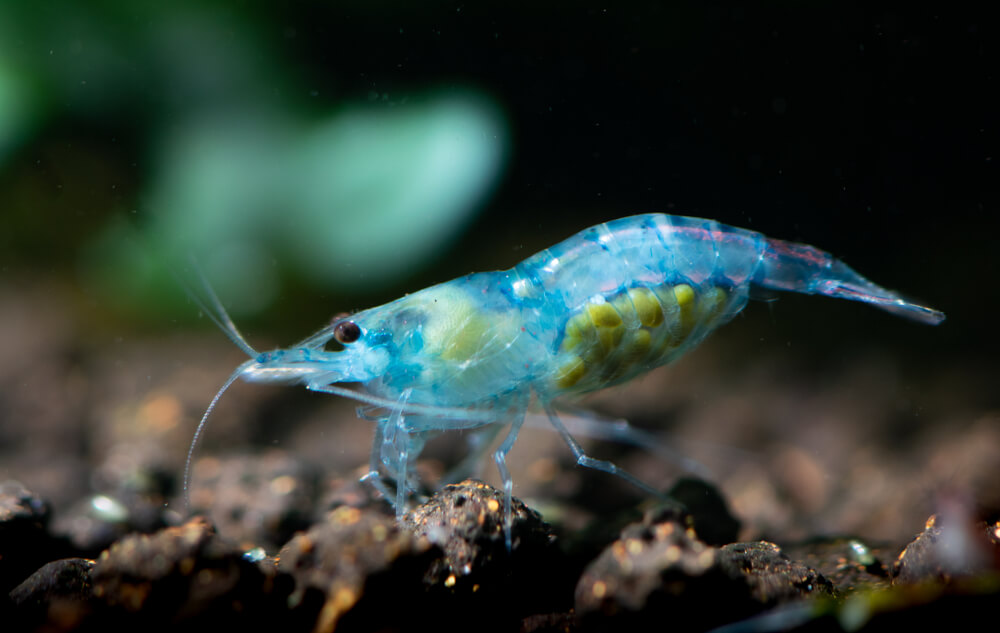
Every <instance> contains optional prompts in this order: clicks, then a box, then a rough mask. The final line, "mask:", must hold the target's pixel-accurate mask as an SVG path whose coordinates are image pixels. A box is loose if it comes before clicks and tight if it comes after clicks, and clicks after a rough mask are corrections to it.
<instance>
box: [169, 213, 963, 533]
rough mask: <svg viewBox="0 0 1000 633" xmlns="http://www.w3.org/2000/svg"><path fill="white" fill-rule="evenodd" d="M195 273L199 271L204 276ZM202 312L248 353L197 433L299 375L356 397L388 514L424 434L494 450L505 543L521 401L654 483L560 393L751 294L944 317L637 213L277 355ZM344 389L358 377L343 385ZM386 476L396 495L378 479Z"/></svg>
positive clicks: (707, 230) (722, 236)
mask: <svg viewBox="0 0 1000 633" xmlns="http://www.w3.org/2000/svg"><path fill="white" fill-rule="evenodd" d="M203 281H204V280H203ZM204 285H205V290H206V292H207V294H208V296H209V298H210V301H209V302H208V304H207V305H206V304H205V303H202V304H201V305H202V308H203V309H204V310H205V311H206V312H207V313H208V314H209V315H210V316H212V318H213V320H214V321H215V322H216V323H217V324H218V325H219V326H220V327H221V328H222V329H223V330H224V331H225V332H226V333H227V334H228V336H229V337H230V338H231V339H232V340H233V342H234V343H236V344H237V345H238V346H239V347H240V348H241V349H243V351H244V352H246V353H247V355H249V356H250V360H248V361H246V362H244V363H243V364H242V365H240V366H239V367H238V368H237V369H236V370H235V371H234V372H233V374H232V375H231V376H230V377H229V379H228V380H227V381H226V382H225V384H224V385H223V386H222V388H221V389H220V390H219V391H218V393H217V394H216V395H215V397H214V398H213V400H212V402H211V404H210V405H209V407H208V409H207V410H206V411H205V414H204V416H203V417H202V419H201V421H200V423H199V425H198V429H197V431H196V432H195V435H194V439H193V440H192V443H191V449H190V451H189V453H188V460H187V466H186V468H185V477H184V487H185V495H187V488H188V479H189V476H190V467H191V458H192V455H193V452H194V448H195V445H196V444H197V441H198V438H199V437H200V436H201V434H202V432H203V430H204V427H205V423H206V421H207V419H208V417H209V414H210V413H211V412H212V409H213V408H214V407H215V405H216V403H217V402H218V401H219V398H220V397H221V396H222V394H223V393H224V392H225V391H226V389H228V388H229V386H230V385H232V384H233V383H234V382H235V381H236V379H237V378H242V379H244V380H246V381H250V382H279V383H301V384H303V385H304V386H305V387H306V388H307V389H310V390H313V391H318V392H325V393H330V394H334V395H338V396H343V397H347V398H353V399H355V400H357V401H360V402H361V403H363V405H364V406H362V407H360V408H359V411H358V412H359V416H361V417H363V418H366V419H369V420H372V421H374V422H375V440H374V442H373V445H372V449H371V456H370V460H369V470H368V474H367V475H365V477H364V478H363V479H364V480H367V481H369V482H371V484H372V485H374V486H375V487H376V488H377V489H378V490H379V491H380V492H382V494H383V495H384V496H385V497H386V499H388V500H390V502H391V503H392V504H393V505H394V507H395V510H396V513H397V517H398V516H401V515H402V513H403V512H404V511H405V508H406V501H407V498H408V496H409V495H410V493H412V492H414V491H415V490H416V489H417V483H418V482H417V481H416V477H415V472H414V469H413V464H414V460H415V459H416V458H417V456H418V455H419V454H420V452H421V449H422V448H423V446H424V444H425V442H426V441H427V440H429V439H430V438H432V437H434V436H435V435H437V434H440V433H442V432H446V431H450V430H458V429H464V430H469V431H472V434H471V437H472V439H473V440H474V443H475V445H476V448H474V449H473V453H474V455H473V457H476V456H478V455H475V454H476V453H478V454H480V455H481V454H482V453H484V452H485V451H486V449H487V447H488V446H490V444H491V440H493V439H494V438H495V437H496V436H497V435H498V434H499V433H500V432H501V431H502V430H504V429H506V435H505V437H504V438H503V440H502V441H501V443H500V445H499V447H498V448H496V449H495V451H494V452H493V461H494V462H495V464H496V467H497V469H498V471H499V474H500V479H501V481H502V483H503V492H504V537H505V542H506V545H507V547H508V549H509V548H510V547H511V497H512V493H513V479H512V477H511V474H510V472H509V470H508V467H507V455H508V453H509V452H510V450H511V448H512V447H513V445H514V442H515V440H516V439H517V436H518V432H519V431H520V429H521V427H522V425H523V423H524V419H525V413H526V411H527V408H528V405H529V402H530V400H531V398H532V396H534V397H535V398H536V399H537V401H538V403H539V404H540V405H541V408H542V409H543V410H544V411H545V413H546V415H547V416H548V419H549V421H550V422H551V424H552V426H553V427H554V428H555V429H556V431H557V432H558V433H559V434H560V435H561V436H562V438H563V439H564V440H565V442H566V444H567V445H568V446H569V449H570V450H571V451H572V453H573V455H574V457H575V458H576V461H577V464H579V465H580V466H584V467H588V468H594V469H597V470H601V471H605V472H607V473H611V474H613V475H617V476H619V477H622V478H624V479H626V480H627V481H629V482H631V483H632V484H634V485H636V486H638V487H640V488H642V489H643V490H646V491H647V492H649V493H651V494H654V495H659V494H660V493H659V492H658V491H657V490H655V489H654V488H652V487H651V486H648V485H647V484H645V483H643V482H642V481H640V480H639V479H637V478H636V477H634V476H632V475H631V474H629V473H628V472H626V471H624V470H622V469H620V468H618V467H617V466H616V465H614V464H613V463H611V462H608V461H602V460H598V459H594V458H592V457H590V456H589V455H587V454H586V453H585V452H584V450H583V449H582V448H581V446H580V444H579V443H578V442H577V441H576V440H575V439H574V438H573V436H572V435H571V434H570V433H569V431H568V430H567V429H566V427H565V426H564V425H563V423H562V421H561V420H560V419H559V416H558V415H557V414H556V409H555V406H554V403H555V402H556V401H557V399H559V398H563V397H566V396H572V395H574V394H582V393H587V392H591V391H595V390H598V389H604V388H605V387H609V386H611V385H615V384H619V383H622V382H625V381H628V380H631V379H632V378H635V377H636V376H639V375H641V374H644V373H646V372H648V371H650V370H651V369H653V368H655V367H659V366H661V365H664V364H666V363H669V362H671V361H673V360H674V359H676V358H678V357H680V356H681V355H682V354H684V353H685V352H687V351H689V350H690V349H692V348H693V347H695V346H696V345H697V344H698V343H700V342H701V341H702V340H703V339H704V338H705V337H706V336H708V334H709V333H710V332H712V331H713V330H715V329H716V328H718V327H719V326H721V325H723V324H724V323H726V322H728V321H730V320H731V319H732V318H733V317H734V316H735V315H736V314H737V313H739V312H740V311H741V310H742V309H743V307H744V306H745V305H746V303H747V300H748V298H749V296H750V292H751V289H754V288H761V289H773V290H783V291H791V292H799V293H805V294H819V295H826V296H828V297H835V298H840V299H850V300H852V301H861V302H864V303H869V304H872V305H874V306H876V307H878V308H881V309H883V310H886V311H888V312H891V313H893V314H896V315H899V316H903V317H907V318H910V319H913V320H915V321H919V322H922V323H927V324H931V325H936V324H938V323H940V322H941V321H943V320H944V318H945V316H944V314H943V313H941V312H939V311H937V310H934V309H932V308H929V307H926V306H923V305H919V304H916V303H911V302H909V301H907V300H905V299H903V298H902V297H901V296H899V295H898V294H896V293H894V292H892V291H889V290H886V289H884V288H881V287H879V286H877V285H875V284H874V283H872V282H870V281H868V280H867V279H865V278H864V277H862V276H861V275H859V274H858V273H856V272H854V271H853V270H852V269H851V268H849V267H848V266H847V265H846V264H844V263H843V262H841V261H839V260H837V259H835V258H834V257H832V256H831V255H829V254H828V253H825V252H823V251H821V250H818V249H816V248H814V247H812V246H807V245H804V244H797V243H792V242H785V241H781V240H775V239H769V238H767V237H765V236H763V235H761V234H759V233H755V232H753V231H749V230H745V229H739V228H734V227H730V226H726V225H723V224H720V223H718V222H715V221H713V220H705V219H700V218H690V217H680V216H670V215H660V214H650V215H637V216H633V217H626V218H622V219H619V220H614V221H612V222H608V223H606V224H600V225H597V226H594V227H592V228H589V229H586V230H584V231H582V232H580V233H578V234H576V235H574V236H573V237H570V238H569V239H567V240H565V241H563V242H561V243H559V244H557V245H555V246H553V247H551V248H548V249H545V250H543V251H541V252H539V253H537V254H535V255H533V256H531V257H529V258H528V259H526V260H524V261H522V262H521V263H519V264H517V265H516V266H514V267H513V268H511V269H508V270H501V271H494V272H484V273H476V274H471V275H466V276H464V277H459V278H458V279H454V280H452V281H449V282H446V283H442V284H438V285H436V286H431V287H429V288H426V289H424V290H421V291H419V292H415V293H413V294H410V295H407V296H405V297H403V298H401V299H397V300H396V301H393V302H391V303H387V304H385V305H382V306H378V307H376V308H371V309H369V310H364V311H362V312H358V313H356V314H354V315H351V316H348V317H345V318H339V319H336V320H335V321H334V322H332V323H331V324H330V325H328V326H327V327H324V328H323V329H321V330H319V331H318V332H316V333H315V334H313V335H312V336H310V337H309V338H306V339H305V340H303V341H301V342H299V343H297V344H295V345H293V346H291V347H289V348H286V349H276V350H273V351H269V352H257V351H256V350H254V349H253V348H252V347H251V346H250V345H249V344H248V343H247V342H246V340H245V339H244V338H243V336H242V335H241V334H240V333H239V331H238V330H237V329H236V326H235V325H234V324H233V322H232V321H231V319H230V318H229V317H228V315H226V313H225V310H224V309H223V308H222V305H221V303H220V302H219V300H218V298H217V297H216V296H215V295H214V293H212V291H211V289H210V288H209V287H208V286H207V283H205V284H204ZM342 383H360V385H361V387H362V390H353V389H349V388H347V387H344V386H342ZM383 477H385V478H386V479H387V480H388V482H394V484H395V485H394V490H390V487H389V485H387V483H386V481H384V480H383Z"/></svg>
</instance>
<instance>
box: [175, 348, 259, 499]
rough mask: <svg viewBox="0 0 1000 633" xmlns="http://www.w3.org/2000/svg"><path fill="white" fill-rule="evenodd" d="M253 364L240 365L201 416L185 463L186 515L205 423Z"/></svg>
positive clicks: (250, 362)
mask: <svg viewBox="0 0 1000 633" xmlns="http://www.w3.org/2000/svg"><path fill="white" fill-rule="evenodd" d="M252 363H253V361H247V362H245V363H243V364H242V365H240V366H239V368H237V370H236V371H234V372H233V373H232V375H231V376H230V377H229V379H228V380H226V383H225V384H224V385H222V388H221V389H219V390H218V391H217V392H216V394H215V397H214V398H212V402H211V403H209V405H208V408H207V409H205V413H204V414H203V415H202V416H201V421H200V422H198V428H197V429H195V432H194V437H192V438H191V446H190V447H188V454H187V460H186V461H185V462H184V514H185V515H186V514H188V513H189V512H191V462H192V461H193V460H194V450H195V448H196V447H197V446H198V440H200V439H201V434H202V431H204V430H205V423H206V422H208V416H209V415H211V414H212V410H213V409H215V405H216V404H218V402H219V398H221V397H222V394H223V393H225V392H226V389H229V387H230V386H232V384H233V383H234V382H236V379H237V378H239V377H240V375H242V374H243V372H244V371H246V369H247V367H248V366H250V365H251V364H252Z"/></svg>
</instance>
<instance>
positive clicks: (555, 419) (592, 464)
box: [545, 405, 664, 498]
mask: <svg viewBox="0 0 1000 633" xmlns="http://www.w3.org/2000/svg"><path fill="white" fill-rule="evenodd" d="M545 413H546V414H547V415H548V416H549V422H551V423H552V426H554V427H555V429H556V431H558V432H559V435H561V436H562V438H563V440H565V442H566V444H568V445H569V449H570V450H571V451H573V457H575V458H576V463H577V464H579V465H580V466H583V467H585V468H593V469H594V470H600V471H602V472H606V473H608V474H611V475H616V476H618V477H621V478H622V479H624V480H625V481H627V482H629V483H630V484H632V485H633V486H635V487H637V488H639V489H641V490H644V491H646V492H647V493H649V494H651V495H653V496H655V497H661V498H662V497H663V496H664V495H663V493H662V492H660V491H659V490H657V489H656V488H654V487H652V486H650V485H649V484H647V483H646V482H644V481H642V480H641V479H639V478H638V477H636V476H635V475H633V474H632V473H630V472H628V471H626V470H624V469H622V468H619V467H618V466H616V465H615V464H614V463H612V462H609V461H607V460H604V459H595V458H593V457H591V456H589V455H587V453H586V452H584V450H583V447H582V446H580V443H579V442H577V441H576V439H575V438H574V437H573V436H572V435H570V432H569V431H568V430H567V429H566V426H565V425H564V424H563V423H562V420H560V419H559V415H558V414H557V413H556V410H555V409H554V408H553V407H552V406H551V405H546V406H545Z"/></svg>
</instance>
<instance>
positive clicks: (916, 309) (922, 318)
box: [822, 282, 945, 325]
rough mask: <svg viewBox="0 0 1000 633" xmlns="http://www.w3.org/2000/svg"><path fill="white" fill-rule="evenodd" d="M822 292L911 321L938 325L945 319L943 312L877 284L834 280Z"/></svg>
mask: <svg viewBox="0 0 1000 633" xmlns="http://www.w3.org/2000/svg"><path fill="white" fill-rule="evenodd" d="M822 294H824V295H827V296H829V297H836V298H839V299H849V300H851V301H862V302H864V303H869V304H871V305H874V306H876V307H878V308H881V309H882V310H885V311H886V312H889V313H891V314H894V315H896V316H901V317H904V318H907V319H910V320H911V321H917V322H919V323H925V324H927V325H939V324H940V323H941V322H943V321H944V320H945V314H944V312H941V311H940V310H935V309H934V308H931V307H929V306H925V305H920V304H919V303H913V302H911V301H907V300H906V299H904V298H902V297H901V296H899V295H898V294H896V293H894V292H889V291H887V290H884V289H882V288H879V287H877V286H870V287H869V286H860V285H857V284H852V283H845V282H835V283H831V284H829V285H828V286H827V287H826V288H825V289H824V290H823V291H822Z"/></svg>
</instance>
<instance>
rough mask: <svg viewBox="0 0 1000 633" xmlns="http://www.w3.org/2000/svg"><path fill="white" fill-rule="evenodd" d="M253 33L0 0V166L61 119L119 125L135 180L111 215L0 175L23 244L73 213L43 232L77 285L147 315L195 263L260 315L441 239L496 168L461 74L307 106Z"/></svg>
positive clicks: (385, 271) (492, 109) (162, 14)
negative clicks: (287, 292) (446, 83)
mask: <svg viewBox="0 0 1000 633" xmlns="http://www.w3.org/2000/svg"><path fill="white" fill-rule="evenodd" d="M266 24H267V15H266V14H262V15H258V14H255V13H253V12H246V11H245V12H238V11H234V10H233V9H232V8H231V7H229V6H228V5H227V4H226V3H220V2H178V3H171V4H170V5H143V6H142V7H141V8H136V5H133V4H131V3H121V2H111V1H106V2H95V3H86V4H82V3H76V2H70V1H68V0H64V1H61V2H60V1H56V2H50V3H46V4H44V6H35V7H34V8H32V5H31V3H4V4H3V5H2V6H0V169H3V168H4V167H5V165H7V164H9V163H10V160H9V159H10V157H11V156H12V155H14V154H15V153H17V152H18V151H20V152H21V154H22V165H21V167H20V168H21V169H22V170H26V169H27V168H25V167H24V165H25V164H29V165H30V163H31V162H32V161H29V160H25V157H24V155H25V154H26V153H30V152H31V147H30V146H31V143H33V142H36V141H38V139H40V138H44V137H45V135H46V134H53V132H52V131H51V130H53V129H56V130H58V129H60V127H59V126H60V125H61V126H62V130H65V129H67V127H68V128H70V129H72V130H73V132H72V133H71V134H70V138H74V136H73V134H75V133H78V131H79V130H80V129H85V130H86V132H85V133H83V134H81V135H82V136H84V137H86V138H87V139H88V142H89V143H92V144H94V145H97V146H99V147H105V146H106V147H114V148H118V147H120V145H119V143H120V141H119V138H120V137H121V136H125V137H127V138H128V139H129V144H130V146H129V147H127V148H126V150H127V151H131V152H138V154H137V155H134V156H133V155H131V154H129V155H128V157H127V159H126V160H125V161H122V162H124V163H125V164H131V171H129V172H128V173H116V174H114V175H113V176H110V178H111V179H117V178H119V177H120V178H122V179H128V178H132V179H137V181H136V182H130V183H127V184H126V185H125V186H122V187H121V188H120V189H119V191H122V190H124V191H128V192H131V195H133V196H134V199H127V200H117V201H116V203H115V208H114V209H110V208H104V209H96V210H94V209H90V208H86V205H87V204H91V205H95V206H98V205H104V206H109V204H108V200H107V199H106V198H104V197H101V196H96V195H95V196H94V197H93V198H91V199H89V200H86V201H83V200H78V201H69V202H68V201H66V200H59V199H58V198H59V196H57V195H54V194H53V193H52V192H45V191H39V189H41V188H44V187H46V186H53V185H51V183H49V182H47V181H46V179H45V178H32V179H22V178H20V177H18V176H17V175H15V176H14V177H12V180H13V181H14V182H15V183H21V184H18V188H19V190H18V191H17V193H16V194H11V195H10V197H8V198H7V200H8V202H9V201H11V200H12V201H14V204H15V205H16V206H17V207H19V208H18V209H13V210H12V211H11V213H12V215H13V216H16V218H17V223H16V227H17V228H16V230H18V231H23V232H24V233H25V235H30V237H28V239H26V240H22V242H24V243H29V242H30V243H34V244H42V245H43V246H42V247H43V248H44V244H45V243H47V241H48V240H46V239H44V237H40V236H45V235H46V234H47V233H50V232H51V231H52V230H53V224H54V223H55V222H58V221H60V220H62V219H64V218H66V217H67V216H70V217H75V218H80V217H81V214H82V217H85V218H86V221H81V220H79V219H77V220H76V221H75V224H71V226H73V227H75V229H69V230H70V231H74V233H72V234H71V235H68V236H65V235H64V236H61V238H60V240H58V243H59V244H60V246H59V248H60V251H63V250H65V248H66V247H67V246H68V247H69V248H70V249H71V250H75V251H77V252H78V253H79V262H80V265H79V271H80V273H81V275H82V279H83V280H84V282H85V284H86V285H87V287H88V288H89V289H90V290H92V291H95V292H98V293H100V295H101V296H103V297H105V298H106V299H108V300H111V301H113V302H114V303H118V304H125V305H127V306H129V307H136V306H149V307H151V308H152V309H158V308H159V307H160V306H161V305H162V303H163V302H164V301H170V297H177V296H179V293H175V292H168V289H169V287H170V286H171V285H172V284H173V283H174V282H173V281H172V280H171V279H170V275H171V274H172V273H176V272H177V271H176V267H177V266H179V265H182V263H183V262H186V261H188V258H189V256H191V255H193V256H194V257H195V258H197V259H198V260H199V261H200V262H201V265H202V266H203V268H204V269H205V271H206V273H207V275H208V277H209V279H210V280H211V281H212V283H213V284H216V285H217V286H218V288H219V292H220V294H221V295H222V296H224V297H225V299H226V303H227V306H229V307H230V308H231V309H232V310H233V311H234V312H235V313H237V314H249V313H253V312H255V311H258V310H261V309H263V308H265V307H266V306H268V305H269V304H270V303H271V302H272V300H273V299H274V298H275V296H276V295H277V293H278V292H279V290H280V288H281V286H282V284H283V283H288V282H291V283H294V284H301V283H304V284H307V285H310V286H312V287H317V288H322V289H326V290H335V289H344V288H349V289H350V288H353V289H358V288H365V289H368V290H370V289H371V288H373V287H376V288H377V287H378V286H379V285H380V284H383V283H386V282H391V281H393V280H394V279H397V280H398V278H400V277H402V276H406V275H409V274H412V273H413V272H414V271H415V270H417V269H418V268H419V267H420V266H421V265H424V264H426V263H428V262H429V260H432V259H433V257H434V254H435V253H436V252H440V251H441V250H442V249H444V248H446V247H447V244H448V242H449V241H450V240H453V239H454V238H455V237H456V236H457V235H458V234H459V232H460V230H461V228H462V227H463V226H464V225H465V224H466V223H467V222H468V221H469V220H470V218H471V217H472V215H473V213H474V212H475V211H476V209H477V208H478V205H479V204H480V203H481V201H482V200H483V199H484V196H485V195H486V194H487V193H488V192H489V191H490V189H491V187H492V185H493V184H494V183H495V182H496V181H497V178H498V176H499V174H500V172H501V169H502V166H503V163H504V159H505V157H506V152H507V146H508V143H509V141H508V132H507V130H506V126H505V122H504V117H503V115H502V112H501V110H500V108H499V107H498V106H497V105H496V104H495V103H493V102H492V101H491V100H490V99H489V98H488V97H486V96H485V95H483V94H481V93H479V92H477V91H476V90H475V89H474V88H473V87H470V86H463V85H457V86H455V85H452V86H450V87H449V88H447V89H435V88H433V87H432V86H427V85H422V86H421V85H418V86H416V87H415V88H413V89H412V90H409V91H408V92H406V93H405V94H392V95H386V94H384V93H377V92H373V93H372V95H370V96H367V95H366V96H359V95H356V94H355V95H343V96H339V97H338V96H334V97H333V98H330V97H328V96H326V95H324V96H322V97H321V96H320V94H319V91H318V90H317V89H315V88H314V87H312V86H315V85H317V83H319V82H317V81H316V78H310V77H309V75H308V73H307V72H305V71H303V70H302V67H301V63H300V62H299V61H298V60H295V59H291V58H288V57H286V56H284V55H283V53H284V52H285V51H284V50H282V49H281V48H280V47H276V46H275V39H274V38H273V35H274V32H273V28H271V29H270V30H268V29H267V28H265V25H266ZM327 71H328V69H324V72H327ZM343 72H353V70H352V69H351V68H350V67H345V68H344V71H343ZM322 84H323V85H330V79H329V77H324V78H323V79H322ZM366 97H367V98H366ZM67 123H68V126H67ZM61 133H65V131H63V132H55V133H54V134H55V138H54V139H53V138H52V137H49V138H46V142H47V143H49V144H50V145H52V144H56V145H58V144H59V143H60V140H59V136H58V135H59V134H61ZM95 138H96V140H95ZM63 142H64V143H65V144H66V145H67V146H68V145H71V144H72V141H63ZM19 148H20V149H19ZM119 151H120V150H119ZM57 155H58V157H59V158H63V157H65V156H72V157H73V159H74V160H77V161H79V160H86V156H88V155H90V156H93V159H92V160H102V155H101V153H100V152H88V151H77V152H73V153H68V152H62V153H57ZM118 159H119V161H120V160H121V158H120V157H119V158H118ZM5 161H6V162H5ZM137 164H138V166H137ZM57 167H58V169H59V170H60V171H61V172H62V173H67V172H74V171H75V172H78V173H90V172H89V171H87V170H85V169H81V165H80V164H75V165H74V164H65V163H63V164H59V165H57ZM94 171H95V172H96V173H102V174H103V173H105V172H102V171H98V170H94ZM55 186H56V187H59V186H61V185H55ZM116 186H117V185H116ZM26 187H28V188H30V187H34V188H35V189H36V190H35V191H31V190H28V191H25V190H24V189H25V188H26ZM74 193H75V192H66V191H61V192H60V195H61V196H62V197H63V198H66V197H68V196H72V195H74ZM2 200H3V199H2V198H0V204H4V203H3V202H2ZM47 205H51V207H50V208H46V207H47ZM56 205H63V206H62V207H61V208H59V209H58V210H54V208H55V206H56ZM82 209H86V210H85V211H84V210H82ZM130 211H131V212H130ZM57 218H58V219H57ZM96 222H100V224H97V223H96ZM76 229H79V232H78V233H77V232H75V230H76ZM74 240H75V241H74ZM8 241H9V242H11V243H13V242H14V239H13V238H10V239H9V240H8ZM67 242H69V243H68V244H67ZM24 252H26V253H29V254H30V255H33V256H37V257H42V258H44V252H42V251H37V250H25V251H24ZM36 254H37V255H36ZM163 262H166V264H167V265H166V266H161V265H159V264H161V263H163ZM171 269H174V270H171Z"/></svg>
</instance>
